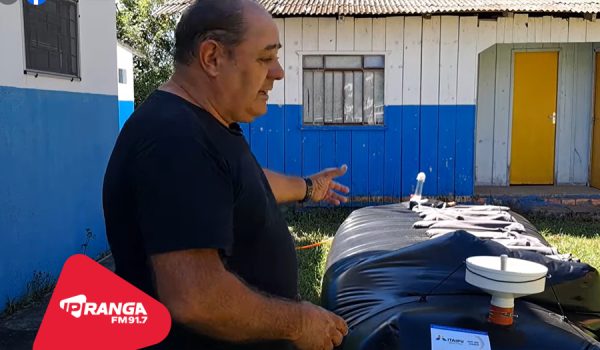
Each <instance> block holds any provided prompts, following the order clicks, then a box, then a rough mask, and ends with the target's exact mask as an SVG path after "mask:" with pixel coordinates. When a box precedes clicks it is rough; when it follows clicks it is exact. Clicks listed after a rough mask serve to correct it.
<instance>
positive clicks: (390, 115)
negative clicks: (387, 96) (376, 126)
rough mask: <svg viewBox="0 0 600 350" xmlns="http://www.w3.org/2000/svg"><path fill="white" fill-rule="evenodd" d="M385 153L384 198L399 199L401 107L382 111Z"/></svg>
mask: <svg viewBox="0 0 600 350" xmlns="http://www.w3.org/2000/svg"><path fill="white" fill-rule="evenodd" d="M384 118H385V121H384V122H385V125H386V127H387V129H386V131H385V153H384V159H385V162H384V171H383V181H384V184H383V193H384V196H387V197H393V198H400V196H401V190H400V189H401V186H402V175H401V171H400V170H401V169H402V166H401V160H402V107H400V106H387V107H385V109H384Z"/></svg>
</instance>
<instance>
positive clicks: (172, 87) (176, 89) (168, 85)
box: [158, 72, 233, 127]
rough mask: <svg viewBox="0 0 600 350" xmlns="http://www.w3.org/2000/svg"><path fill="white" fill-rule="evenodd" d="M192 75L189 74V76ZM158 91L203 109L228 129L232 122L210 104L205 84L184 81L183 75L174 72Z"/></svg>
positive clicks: (191, 80)
mask: <svg viewBox="0 0 600 350" xmlns="http://www.w3.org/2000/svg"><path fill="white" fill-rule="evenodd" d="M191 75H192V74H189V76H191ZM158 89H159V90H162V91H166V92H170V93H172V94H174V95H177V96H179V97H181V98H183V99H184V100H186V101H188V102H190V103H192V104H194V105H196V106H198V107H200V108H202V109H204V110H205V111H207V112H208V113H209V114H210V115H212V116H213V117H214V118H215V119H217V121H218V122H219V123H221V124H223V125H225V126H226V127H229V125H230V124H231V123H233V121H228V120H227V118H225V117H224V116H223V115H222V114H221V113H219V111H218V110H217V108H215V104H214V103H213V102H212V101H213V99H212V98H211V96H210V93H209V92H210V89H209V88H207V87H206V84H203V83H202V82H200V81H196V80H193V79H186V78H185V77H184V76H183V74H178V72H175V73H174V74H173V75H172V76H171V78H170V79H169V80H167V82H165V83H164V84H163V85H161V86H160V87H159V88H158Z"/></svg>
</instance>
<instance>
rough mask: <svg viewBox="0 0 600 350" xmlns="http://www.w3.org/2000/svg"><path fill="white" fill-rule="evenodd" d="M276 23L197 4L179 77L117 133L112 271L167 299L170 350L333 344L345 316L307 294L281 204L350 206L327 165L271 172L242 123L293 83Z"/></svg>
mask: <svg viewBox="0 0 600 350" xmlns="http://www.w3.org/2000/svg"><path fill="white" fill-rule="evenodd" d="M278 37H279V35H278V32H277V27H276V25H275V23H274V22H273V20H272V18H271V16H270V15H269V14H268V13H267V12H266V11H265V10H264V9H263V8H262V7H261V6H260V5H258V4H256V3H255V2H253V1H252V0H200V1H196V2H194V3H192V5H190V8H189V9H188V10H187V11H186V12H185V13H184V14H183V16H182V18H181V20H180V22H179V24H178V25H177V29H176V33H175V38H176V45H175V73H174V74H173V76H172V77H171V79H170V80H169V81H168V82H166V83H165V84H164V85H162V86H161V87H160V88H159V89H158V90H157V91H155V92H154V93H153V94H152V95H150V96H149V97H148V98H147V99H146V101H145V102H144V103H143V104H142V105H141V106H140V107H139V108H137V109H136V111H135V112H134V113H133V115H132V116H131V118H130V119H129V120H128V121H127V123H126V124H125V126H124V127H123V130H122V131H121V133H120V135H119V137H118V139H117V142H116V145H115V148H114V150H113V153H112V155H111V158H110V161H109V164H108V168H107V170H106V175H105V179H104V189H103V204H104V214H105V221H106V229H107V235H108V240H109V243H110V247H111V250H112V253H113V256H114V259H115V264H116V273H117V274H118V275H120V276H122V277H123V278H125V279H126V280H128V281H129V282H131V283H132V284H134V285H135V286H137V287H139V288H140V289H142V290H144V291H145V292H147V293H149V294H150V295H153V296H154V297H156V298H158V299H159V300H160V301H161V302H162V303H163V304H165V305H166V307H167V308H168V309H169V312H170V313H171V316H172V319H173V326H172V328H171V332H170V333H169V336H168V337H167V339H166V340H165V341H164V342H162V343H161V344H159V346H158V347H161V348H166V349H261V350H263V349H265V350H268V349H292V348H294V347H295V348H298V349H331V348H333V347H334V346H336V345H339V344H340V343H341V341H342V338H343V336H344V335H345V334H346V333H347V326H346V323H345V321H344V320H343V319H342V318H340V317H339V316H337V315H335V314H333V313H331V312H329V311H326V310H324V309H322V308H320V307H318V306H315V305H313V304H310V303H307V302H300V301H298V300H297V294H298V291H297V280H298V272H297V262H296V253H295V249H294V244H293V240H292V238H291V235H290V233H289V231H288V228H287V224H286V223H285V221H284V219H283V217H282V215H281V213H280V211H279V209H278V207H277V205H278V204H279V203H284V202H292V201H301V200H308V199H310V200H314V201H321V200H325V201H328V202H330V203H333V204H339V203H340V202H344V201H346V198H345V197H344V196H343V194H339V193H338V192H341V193H347V192H348V188H346V187H345V186H342V185H340V184H338V183H336V182H335V181H333V178H335V177H337V176H340V175H343V174H344V173H345V171H346V168H345V166H344V167H342V168H331V169H326V170H323V171H322V172H320V173H318V174H315V175H313V176H310V177H309V178H306V179H302V178H299V177H293V176H284V175H281V174H277V173H275V172H271V171H268V170H263V169H261V168H260V166H259V164H258V162H257V161H256V159H255V158H254V156H253V155H252V153H251V152H250V150H249V147H248V144H247V143H246V141H245V138H244V137H243V135H242V132H241V129H240V127H239V125H238V122H251V121H253V120H254V119H255V118H256V117H257V116H259V115H263V114H265V112H266V108H267V100H268V92H269V91H270V90H271V89H272V88H273V83H274V81H275V80H280V79H282V78H283V70H282V68H281V66H280V65H279V62H278V58H277V52H278V50H279V48H280V47H281V45H280V43H279V40H278Z"/></svg>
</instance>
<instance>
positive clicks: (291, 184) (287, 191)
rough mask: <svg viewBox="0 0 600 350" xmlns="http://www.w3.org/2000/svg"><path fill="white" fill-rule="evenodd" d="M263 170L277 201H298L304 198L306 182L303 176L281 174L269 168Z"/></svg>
mask: <svg viewBox="0 0 600 350" xmlns="http://www.w3.org/2000/svg"><path fill="white" fill-rule="evenodd" d="M263 171H264V173H265V176H266V177H267V180H268V181H269V185H270V186H271V191H273V195H275V199H276V200H277V203H280V204H281V203H289V202H296V201H299V200H302V199H304V195H305V194H306V183H305V182H304V179H303V178H301V177H298V176H287V175H283V174H279V173H276V172H274V171H271V170H268V169H263Z"/></svg>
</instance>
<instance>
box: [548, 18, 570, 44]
mask: <svg viewBox="0 0 600 350" xmlns="http://www.w3.org/2000/svg"><path fill="white" fill-rule="evenodd" d="M568 39H569V22H568V21H567V20H566V19H563V18H557V17H552V29H551V31H550V41H551V42H553V43H562V42H566V41H567V40H568Z"/></svg>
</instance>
